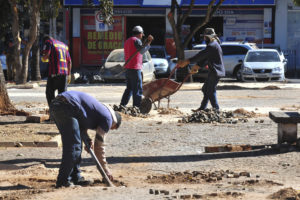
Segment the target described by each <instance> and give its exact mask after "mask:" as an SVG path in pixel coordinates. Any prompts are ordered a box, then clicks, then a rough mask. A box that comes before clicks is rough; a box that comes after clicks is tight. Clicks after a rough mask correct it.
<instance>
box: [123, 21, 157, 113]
mask: <svg viewBox="0 0 300 200" xmlns="http://www.w3.org/2000/svg"><path fill="white" fill-rule="evenodd" d="M132 32H133V36H132V37H130V38H128V39H127V40H126V41H125V44H124V55H125V61H126V62H128V63H127V64H126V65H125V69H126V89H125V91H124V93H123V96H122V99H121V103H120V105H121V106H126V105H127V104H128V102H129V100H130V98H131V96H132V97H133V106H134V107H138V108H139V107H140V104H141V100H142V95H143V83H142V67H143V54H144V53H145V52H146V51H148V50H149V49H150V44H151V42H152V40H153V37H152V35H149V36H148V37H147V40H146V42H145V44H143V43H142V41H141V39H142V38H143V36H144V30H143V28H142V27H141V26H135V27H134V28H133V29H132ZM136 52H137V53H136Z"/></svg>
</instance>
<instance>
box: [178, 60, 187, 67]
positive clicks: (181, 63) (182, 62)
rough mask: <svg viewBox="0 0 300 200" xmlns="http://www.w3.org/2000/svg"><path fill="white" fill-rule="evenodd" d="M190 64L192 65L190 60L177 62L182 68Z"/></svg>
mask: <svg viewBox="0 0 300 200" xmlns="http://www.w3.org/2000/svg"><path fill="white" fill-rule="evenodd" d="M188 64H190V61H189V60H179V61H178V62H177V66H178V67H181V68H183V67H185V66H187V65H188Z"/></svg>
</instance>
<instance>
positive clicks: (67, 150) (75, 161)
mask: <svg viewBox="0 0 300 200" xmlns="http://www.w3.org/2000/svg"><path fill="white" fill-rule="evenodd" d="M50 114H51V116H52V117H53V120H54V121H55V124H56V126H57V128H58V130H59V132H60V134H61V139H62V145H63V152H62V161H61V164H60V168H59V173H58V177H57V181H56V185H64V184H66V183H67V182H70V181H73V182H74V181H75V182H76V181H78V180H79V179H80V178H81V175H80V172H81V171H80V162H81V152H82V143H81V136H80V132H81V131H80V125H79V124H80V120H78V119H80V116H81V113H80V111H79V110H78V109H75V108H74V107H73V106H71V104H69V103H67V102H64V101H60V100H57V99H54V100H53V101H52V103H51V104H50Z"/></svg>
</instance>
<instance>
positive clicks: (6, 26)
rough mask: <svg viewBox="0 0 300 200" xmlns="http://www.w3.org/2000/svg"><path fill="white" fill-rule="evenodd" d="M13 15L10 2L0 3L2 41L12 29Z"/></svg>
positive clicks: (0, 34)
mask: <svg viewBox="0 0 300 200" xmlns="http://www.w3.org/2000/svg"><path fill="white" fill-rule="evenodd" d="M11 20H12V14H11V11H10V5H9V3H8V1H0V39H2V37H3V36H5V34H6V33H7V32H9V31H10V29H11V24H10V22H11Z"/></svg>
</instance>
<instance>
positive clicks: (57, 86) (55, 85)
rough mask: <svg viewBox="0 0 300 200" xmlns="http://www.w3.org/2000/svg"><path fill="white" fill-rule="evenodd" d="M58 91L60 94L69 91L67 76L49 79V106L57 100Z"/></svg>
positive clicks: (47, 89)
mask: <svg viewBox="0 0 300 200" xmlns="http://www.w3.org/2000/svg"><path fill="white" fill-rule="evenodd" d="M56 90H58V94H60V93H62V92H65V91H67V76H66V75H58V76H54V77H48V79H47V86H46V98H47V102H48V106H50V103H51V101H52V100H53V99H54V98H55V91H56Z"/></svg>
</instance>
